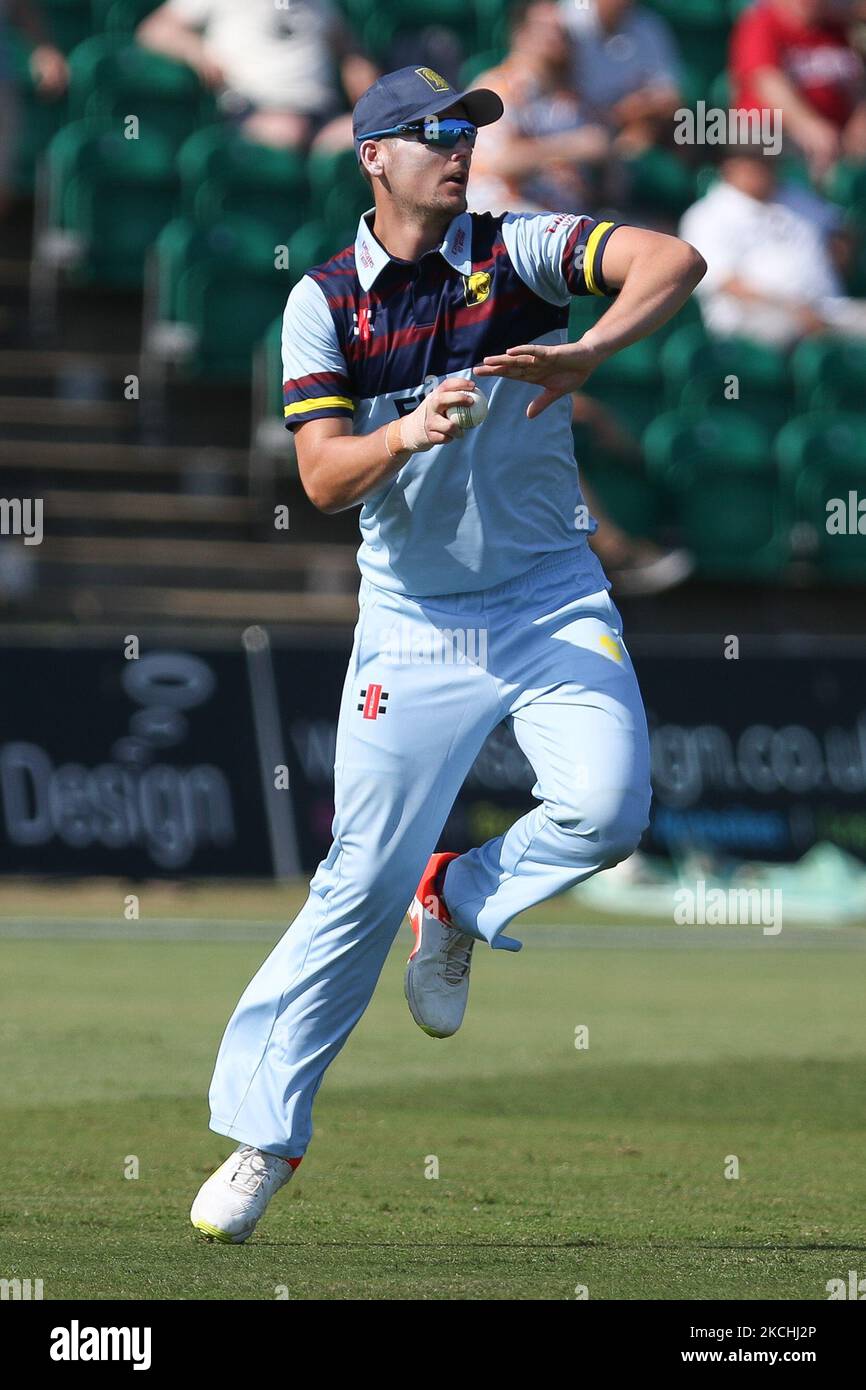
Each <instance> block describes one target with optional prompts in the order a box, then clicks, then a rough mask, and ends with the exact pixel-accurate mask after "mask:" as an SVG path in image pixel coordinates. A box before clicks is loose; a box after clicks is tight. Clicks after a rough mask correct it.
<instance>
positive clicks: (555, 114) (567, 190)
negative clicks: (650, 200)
mask: <svg viewBox="0 0 866 1390" xmlns="http://www.w3.org/2000/svg"><path fill="white" fill-rule="evenodd" d="M509 29H510V44H509V51H508V54H507V56H506V58H505V59H504V60H503V61H502V63H500V64H499V66H498V67H495V68H491V69H490V71H489V72H485V73H481V74H480V75H479V76H478V77H477V78H476V79H475V82H474V85H475V86H477V87H489V88H492V90H493V91H495V92H498V93H499V95H500V96H501V97H502V100H503V102H504V103H505V115H504V116H503V117H502V118H501V119H500V120H498V121H496V122H495V123H494V124H493V125H489V126H484V127H483V129H481V130H479V132H478V140H477V142H476V145H475V153H474V155H473V158H472V179H471V181H470V188H469V196H470V199H471V202H470V206H471V207H472V208H473V209H475V210H477V211H479V212H480V211H489V212H495V213H500V212H504V211H506V210H509V211H512V212H515V211H521V210H528V209H543V210H545V211H547V210H548V209H552V210H553V211H554V212H586V211H588V210H589V207H590V205H592V204H593V203H595V202H596V201H597V199H598V195H599V183H600V172H601V171H600V169H599V166H600V165H602V164H603V163H604V161H605V160H606V159H607V157H608V154H609V150H610V143H611V141H610V135H609V133H608V132H607V131H606V130H605V128H604V127H603V126H602V125H600V124H599V123H598V122H597V121H593V120H592V119H590V118H589V117H587V115H586V114H585V111H584V107H583V104H582V102H581V100H580V97H579V96H578V94H577V93H575V91H574V90H573V89H572V88H571V87H570V85H569V79H570V67H571V44H570V41H569V36H568V30H567V29H566V27H565V23H564V21H563V16H562V11H561V10H560V8H559V6H558V5H557V4H554V3H552V0H528V3H525V4H520V5H515V6H513V7H512V10H511V11H510V14H509Z"/></svg>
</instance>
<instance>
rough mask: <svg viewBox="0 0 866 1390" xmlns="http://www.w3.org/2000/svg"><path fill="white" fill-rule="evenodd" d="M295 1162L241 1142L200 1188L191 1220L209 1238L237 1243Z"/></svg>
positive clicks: (247, 1231)
mask: <svg viewBox="0 0 866 1390" xmlns="http://www.w3.org/2000/svg"><path fill="white" fill-rule="evenodd" d="M297 1163H300V1159H298V1160H297ZM297 1163H296V1162H295V1161H294V1160H292V1161H291V1162H290V1161H289V1160H288V1159H286V1158H279V1157H278V1156H277V1155H276V1154H266V1153H263V1152H262V1150H261V1149H254V1148H253V1147H252V1145H250V1144H241V1145H240V1147H239V1148H237V1149H235V1151H234V1153H233V1154H229V1156H228V1158H227V1159H226V1161H225V1163H223V1164H221V1165H220V1167H219V1168H217V1170H216V1172H215V1173H212V1174H211V1176H210V1177H209V1178H208V1180H207V1182H206V1183H204V1185H203V1186H202V1187H201V1188H200V1189H199V1193H198V1196H197V1197H196V1199H195V1201H194V1202H193V1204H192V1208H191V1210H190V1213H189V1219H190V1221H191V1222H192V1224H193V1225H194V1226H195V1228H196V1230H197V1231H201V1233H202V1235H205V1236H210V1238H211V1239H212V1240H222V1241H226V1242H227V1243H228V1244H230V1245H240V1244H241V1243H242V1242H243V1241H245V1240H246V1239H247V1238H248V1237H249V1236H251V1235H252V1233H253V1231H254V1230H255V1228H256V1224H257V1222H258V1221H259V1218H260V1217H261V1216H263V1215H264V1211H265V1207H266V1206H267V1205H268V1202H269V1201H270V1200H271V1198H272V1197H273V1195H274V1193H275V1192H279V1190H280V1188H281V1187H282V1186H283V1185H284V1183H287V1182H288V1181H289V1178H290V1177H291V1176H292V1173H293V1172H294V1171H295V1168H296V1167H297Z"/></svg>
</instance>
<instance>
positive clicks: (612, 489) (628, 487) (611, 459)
mask: <svg viewBox="0 0 866 1390" xmlns="http://www.w3.org/2000/svg"><path fill="white" fill-rule="evenodd" d="M572 434H573V437H574V453H575V457H576V459H577V466H578V469H579V471H580V477H581V478H582V479H585V480H586V481H587V482H588V483H589V485H590V487H591V489H592V495H593V497H597V498H598V499H599V502H600V503H601V505H602V507H603V508H604V510H605V513H606V514H607V515H608V516H610V517H611V518H612V520H613V521H615V522H616V524H617V525H618V526H621V527H622V528H623V530H624V531H628V532H629V533H630V534H631V535H633V536H646V537H652V536H655V535H657V534H658V533H659V531H660V529H661V528H662V526H663V525H664V522H665V519H666V516H667V515H668V514H669V507H668V506H667V504H666V492H665V489H664V488H662V487H660V486H659V485H658V483H655V482H653V481H652V480H651V479H649V478H648V477H647V476H646V474H645V473H644V471H643V470H642V469H641V468H640V466H639V463H638V461H637V460H635V462H634V463H631V462H630V461H629V460H628V459H625V458H623V457H622V456H621V455H619V454H615V453H611V452H609V451H608V450H606V449H604V448H602V447H601V446H600V445H599V444H598V443H597V442H596V441H595V440H594V439H592V438H591V436H590V434H589V431H588V430H587V429H586V428H585V427H584V426H583V425H576V426H575V427H574V428H573V430H572Z"/></svg>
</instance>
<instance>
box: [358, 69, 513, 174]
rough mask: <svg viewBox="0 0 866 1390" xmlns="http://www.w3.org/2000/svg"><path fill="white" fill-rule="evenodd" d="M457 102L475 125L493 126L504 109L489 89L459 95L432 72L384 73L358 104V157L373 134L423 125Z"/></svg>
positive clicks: (428, 70) (398, 71)
mask: <svg viewBox="0 0 866 1390" xmlns="http://www.w3.org/2000/svg"><path fill="white" fill-rule="evenodd" d="M458 101H462V102H465V103H466V119H467V120H470V121H471V122H472V124H473V125H491V124H492V123H493V121H498V120H499V117H500V116H501V115H502V112H503V111H504V109H505V108H504V107H503V105H502V98H501V97H500V96H498V95H497V93H496V92H492V91H490V90H489V88H487V87H476V88H475V89H474V90H472V91H469V92H461V91H457V90H456V89H455V88H454V87H452V86H451V83H450V82H448V81H447V80H446V78H444V77H442V76H441V75H440V74H439V73H438V72H434V71H433V69H432V68H413V67H408V68H398V69H397V71H396V72H386V73H384V74H383V76H382V77H380V78H378V79H377V81H375V82H374V83H373V85H372V87H368V88H367V90H366V92H364V93H363V95H362V96H360V97H359V98H358V100H357V102H356V103H355V110H354V112H353V114H352V135H353V137H354V140H355V154H356V155H358V157H359V158H360V151H361V145H362V144H363V142H364V139H365V138H366V137H367V136H368V135H369V134H370V133H371V132H372V131H374V130H390V129H391V128H392V127H393V126H397V125H404V124H406V122H408V121H423V119H424V117H425V116H436V115H438V114H439V113H440V112H442V111H447V110H448V108H449V107H450V106H455V105H456V104H457V102H458Z"/></svg>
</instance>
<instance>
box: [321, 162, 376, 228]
mask: <svg viewBox="0 0 866 1390" xmlns="http://www.w3.org/2000/svg"><path fill="white" fill-rule="evenodd" d="M307 178H308V180H309V186H310V205H309V206H310V216H311V217H312V218H315V219H316V220H324V217H325V206H326V204H327V202H328V199H329V197H330V196H331V195H332V194H333V192H334V190H337V191H338V192H340V193H343V194H344V195H345V196H346V197H347V198H351V199H353V200H354V199H356V198H357V199H360V200H362V201H363V199H364V198H366V200H367V202H366V207H368V208H370V207H372V206H373V190H372V189H371V188H370V185H369V184H368V183H367V182H366V180H365V178H364V176H363V174H362V173H361V171H360V169H359V168H358V161H357V159H356V158H355V151H354V149H353V148H351V147H350V148H349V149H347V150H334V151H330V150H314V151H313V152H312V154H311V155H310V157H309V159H308V161H307ZM359 188H360V190H361V191H360V192H359ZM353 205H354V204H353Z"/></svg>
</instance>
